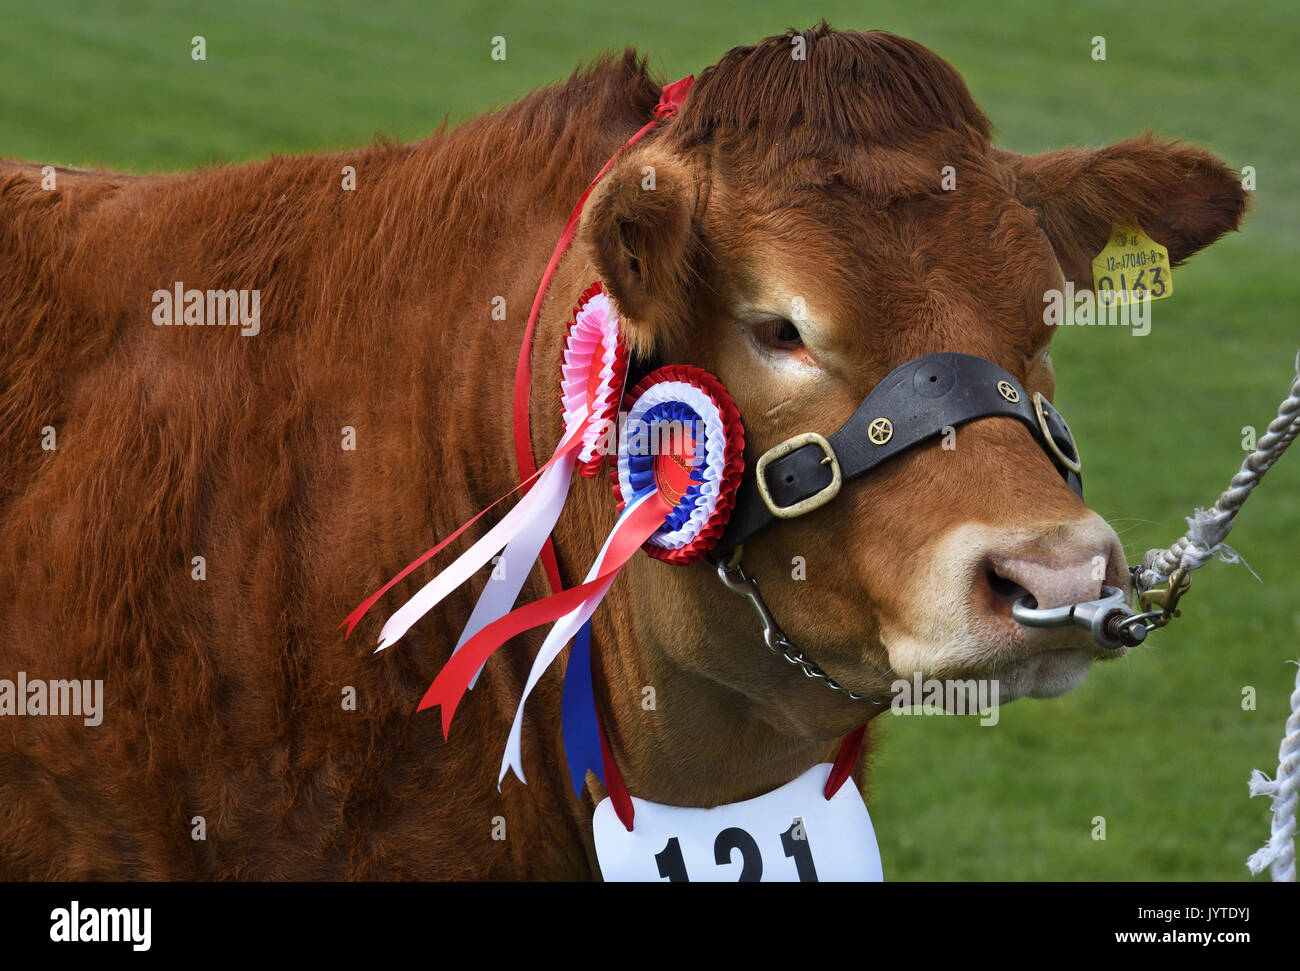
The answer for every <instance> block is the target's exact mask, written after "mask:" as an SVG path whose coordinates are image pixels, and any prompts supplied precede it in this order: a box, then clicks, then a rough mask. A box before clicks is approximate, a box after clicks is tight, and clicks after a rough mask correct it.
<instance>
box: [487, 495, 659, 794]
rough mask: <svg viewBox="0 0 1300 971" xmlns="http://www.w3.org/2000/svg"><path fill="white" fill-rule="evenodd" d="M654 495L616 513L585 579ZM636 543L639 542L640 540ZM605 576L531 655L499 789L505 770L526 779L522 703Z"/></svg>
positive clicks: (600, 591) (587, 610)
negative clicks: (603, 543) (613, 522)
mask: <svg viewBox="0 0 1300 971" xmlns="http://www.w3.org/2000/svg"><path fill="white" fill-rule="evenodd" d="M656 499H658V500H659V501H658V503H655V504H656V505H657V506H659V507H664V506H665V505H666V504H665V502H664V500H663V499H662V497H660V496H659V493H658V492H657V491H656V492H646V493H644V494H643V495H642V496H640V497H639V498H638V499H637V501H636V502H635V503H634V504H632V505H631V506H628V508H627V510H626V511H625V512H624V513H623V515H622V516H620V517H619V520H618V522H616V523H615V524H614V529H613V530H612V531H611V532H610V534H609V537H608V538H607V539H606V540H605V545H604V546H603V547H602V548H601V551H600V554H599V555H598V556H597V557H596V562H595V563H593V564H592V565H591V569H590V570H589V571H588V572H587V579H586V582H588V583H590V582H592V581H594V580H595V579H596V577H598V576H601V575H602V574H603V573H604V566H605V557H606V556H607V555H608V553H609V551H610V548H611V547H613V546H615V545H616V544H617V543H618V542H619V540H620V538H621V537H622V535H623V532H624V531H625V530H627V528H628V523H630V522H632V521H633V520H634V519H635V517H636V511H637V509H638V508H639V507H641V506H642V505H645V504H646V503H654V501H655V500H656ZM659 518H660V521H661V522H662V520H663V516H662V515H660V517H659ZM640 542H641V543H644V542H645V537H642V539H641V541H640ZM637 545H640V543H638V544H637ZM608 576H609V579H607V580H605V581H604V583H603V584H601V585H600V586H599V587H598V588H597V589H596V592H595V593H593V594H592V595H591V596H590V597H588V598H587V599H586V600H584V601H583V602H582V603H580V604H579V605H578V606H577V607H575V608H574V609H573V610H571V611H569V613H567V614H565V615H564V616H563V617H561V618H560V619H559V620H558V621H557V622H556V624H555V626H554V627H552V628H551V631H550V633H549V634H547V635H546V640H544V641H543V642H542V646H541V648H540V649H539V650H538V651H537V657H535V658H534V659H533V666H532V669H531V670H529V672H528V682H527V683H526V684H525V685H524V692H523V694H522V695H521V696H520V698H519V707H518V708H516V709H515V720H514V723H513V724H512V725H511V726H510V737H509V739H508V740H507V741H506V751H505V756H504V757H503V758H502V759H501V772H500V774H499V775H498V776H497V788H498V789H500V788H501V783H502V782H503V781H504V780H505V777H506V773H507V772H510V771H512V770H513V771H514V774H515V775H516V776H517V777H518V778H519V781H520V782H523V783H527V782H528V780H527V779H526V778H524V768H523V753H522V751H521V748H522V738H523V728H524V705H525V704H527V702H528V696H529V695H530V694H531V693H532V690H533V688H534V686H536V684H537V682H538V681H539V680H541V677H542V675H543V674H544V673H545V672H546V669H547V668H548V667H550V666H551V662H552V661H554V660H555V659H556V658H557V657H558V656H559V654H560V651H562V650H564V645H566V644H567V643H569V639H570V638H571V637H573V635H574V634H576V633H577V632H578V628H580V627H582V626H583V625H584V624H586V623H587V621H588V620H589V619H590V618H591V615H592V614H593V613H595V612H596V608H597V607H598V606H600V602H601V600H603V599H604V598H605V594H607V593H608V592H609V588H610V586H611V585H612V584H613V582H614V576H615V574H614V573H609V574H608Z"/></svg>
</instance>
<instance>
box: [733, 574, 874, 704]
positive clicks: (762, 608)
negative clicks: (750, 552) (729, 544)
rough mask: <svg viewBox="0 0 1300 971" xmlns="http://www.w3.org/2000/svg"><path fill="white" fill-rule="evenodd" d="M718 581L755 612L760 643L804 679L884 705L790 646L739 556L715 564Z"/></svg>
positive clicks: (857, 699) (855, 698) (859, 699)
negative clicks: (844, 682) (743, 600)
mask: <svg viewBox="0 0 1300 971" xmlns="http://www.w3.org/2000/svg"><path fill="white" fill-rule="evenodd" d="M718 579H719V580H721V581H722V583H723V585H724V586H725V587H726V588H727V589H728V590H730V591H731V592H732V593H734V594H737V595H739V596H742V597H744V598H746V599H747V600H748V601H749V605H750V606H751V607H753V608H754V613H756V614H758V619H759V622H760V623H761V624H762V625H763V643H764V644H766V645H767V649H768V650H769V651H771V652H772V653H773V654H776V655H778V656H779V657H782V658H784V659H785V661H786V663H788V664H792V665H794V666H795V667H797V668H799V670H801V671H802V672H803V676H804V677H805V678H809V679H811V680H813V681H820V682H821V683H822V684H824V685H826V687H828V688H830V689H831V690H832V691H839V692H841V693H842V694H845V695H847V696H848V697H849V698H852V699H853V700H854V701H870V702H871V703H872V704H873V705H883V704H884V702H883V701H876V700H875V699H874V698H868V697H867V696H866V695H860V694H858V693H857V692H855V691H850V690H849V689H848V688H846V687H844V685H842V684H840V683H839V682H838V681H836V680H835V679H834V678H832V677H831V676H830V675H829V674H827V673H826V672H825V671H823V670H822V669H821V668H819V667H818V666H817V665H816V664H814V663H813V662H812V661H810V660H809V659H808V658H807V657H806V656H805V655H804V653H803V651H802V650H801V649H800V648H798V647H796V646H795V645H794V644H792V643H790V640H789V639H788V638H787V637H786V636H785V634H784V633H782V631H781V628H780V627H778V626H777V623H776V620H775V619H774V618H773V617H772V612H771V611H770V610H768V609H767V604H766V603H764V602H763V597H762V595H761V594H760V593H759V592H758V583H757V582H756V581H755V580H754V578H753V577H750V576H746V575H745V569H744V567H742V566H741V565H740V559H739V558H738V557H736V558H734V559H733V560H732V561H731V562H730V563H728V562H727V561H726V560H722V561H719V562H718Z"/></svg>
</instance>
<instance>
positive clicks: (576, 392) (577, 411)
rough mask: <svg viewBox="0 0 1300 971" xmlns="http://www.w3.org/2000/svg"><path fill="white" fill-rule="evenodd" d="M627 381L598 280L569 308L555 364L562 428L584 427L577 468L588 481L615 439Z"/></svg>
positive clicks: (610, 307)
mask: <svg viewBox="0 0 1300 971" xmlns="http://www.w3.org/2000/svg"><path fill="white" fill-rule="evenodd" d="M626 380H627V348H626V347H624V345H623V342H622V340H620V339H619V332H618V311H617V310H616V309H615V308H614V304H613V301H611V300H610V298H609V294H607V293H606V292H605V288H604V287H603V286H602V285H601V284H600V283H599V281H598V282H596V283H593V284H592V285H591V286H590V287H588V288H587V290H586V291H584V293H583V294H582V298H581V299H580V300H579V302H578V306H577V307H576V308H574V311H573V316H572V317H571V318H570V320H569V326H568V328H567V330H566V331H565V335H564V355H563V359H562V361H561V364H560V404H561V405H562V406H563V408H564V424H565V427H566V428H567V427H570V426H572V425H573V424H575V423H576V422H578V421H579V420H582V421H584V422H585V427H584V430H583V432H582V444H581V446H580V447H579V449H578V456H577V467H578V471H579V472H581V473H582V474H583V475H584V476H585V477H587V478H589V479H590V478H592V477H594V476H595V475H596V474H597V473H598V472H599V471H600V467H601V464H602V463H603V462H604V460H605V455H606V453H607V451H608V447H609V445H610V443H612V442H613V440H614V435H615V432H616V430H617V426H616V422H617V420H618V407H619V404H620V402H621V401H622V400H623V384H624V382H625V381H626Z"/></svg>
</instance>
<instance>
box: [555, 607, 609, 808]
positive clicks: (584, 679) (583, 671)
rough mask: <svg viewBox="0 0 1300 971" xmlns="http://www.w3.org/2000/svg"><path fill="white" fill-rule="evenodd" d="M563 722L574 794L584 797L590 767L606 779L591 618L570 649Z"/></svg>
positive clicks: (603, 781) (565, 673)
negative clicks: (594, 683) (593, 673)
mask: <svg viewBox="0 0 1300 971" xmlns="http://www.w3.org/2000/svg"><path fill="white" fill-rule="evenodd" d="M560 726H561V728H562V730H563V732H564V758H565V759H566V760H567V761H568V763H569V775H570V777H571V778H572V779H573V791H574V794H575V795H577V796H579V797H581V796H582V787H583V785H584V784H585V782H586V780H587V770H588V769H591V770H592V771H593V772H595V773H596V778H598V779H599V780H600V782H601V784H602V785H604V783H605V765H604V762H603V761H602V759H601V756H600V728H599V726H598V725H597V723H596V695H595V692H594V691H593V690H592V686H591V620H590V619H588V621H587V622H586V623H585V624H583V625H582V627H581V628H580V629H579V630H578V634H577V636H576V637H574V639H573V646H572V647H571V648H570V649H569V665H568V667H567V668H565V670H564V691H563V694H562V696H561V699H560Z"/></svg>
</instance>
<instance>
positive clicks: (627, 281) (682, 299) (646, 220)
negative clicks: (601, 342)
mask: <svg viewBox="0 0 1300 971" xmlns="http://www.w3.org/2000/svg"><path fill="white" fill-rule="evenodd" d="M697 196H698V193H697V191H696V180H695V179H694V178H693V176H692V174H691V170H690V167H689V165H688V164H687V163H686V162H685V161H683V160H680V159H676V158H674V157H671V156H665V155H663V154H662V153H657V152H655V151H653V150H649V151H638V152H633V153H629V155H628V156H627V157H625V158H624V159H623V160H622V161H620V162H619V163H618V164H617V165H615V167H614V169H613V170H612V171H611V172H610V173H609V175H608V176H607V177H606V178H605V179H603V180H602V181H601V183H600V185H599V186H597V188H596V190H595V191H594V192H593V193H592V198H591V201H590V203H589V204H588V205H587V207H586V211H585V212H584V213H583V219H582V225H581V229H580V234H581V236H582V238H583V239H585V240H586V242H587V244H588V246H589V247H590V251H591V254H592V260H593V262H594V263H595V264H596V270H597V272H599V273H600V276H601V279H602V280H603V281H604V284H605V288H606V290H608V291H609V294H610V296H611V297H612V298H613V299H614V303H615V305H616V306H617V307H618V310H619V314H620V316H621V317H622V318H623V321H624V327H623V333H624V339H625V340H626V341H627V342H628V344H629V345H630V347H631V349H632V350H633V352H634V353H637V354H638V355H642V356H647V357H648V356H650V355H652V354H654V353H655V352H656V351H657V350H660V349H662V348H663V347H664V346H665V345H666V344H668V343H669V342H671V341H672V340H673V339H674V338H675V337H677V336H679V335H680V333H681V331H682V329H683V328H684V327H685V325H686V324H687V323H688V321H689V319H690V315H691V308H692V306H693V305H694V303H695V298H696V295H697V291H698V288H699V285H700V282H701V280H702V279H703V272H702V271H703V267H702V265H701V259H702V254H703V247H702V246H701V245H700V242H699V235H698V233H697V231H696V225H695V218H694V217H695V207H696V202H697Z"/></svg>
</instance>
